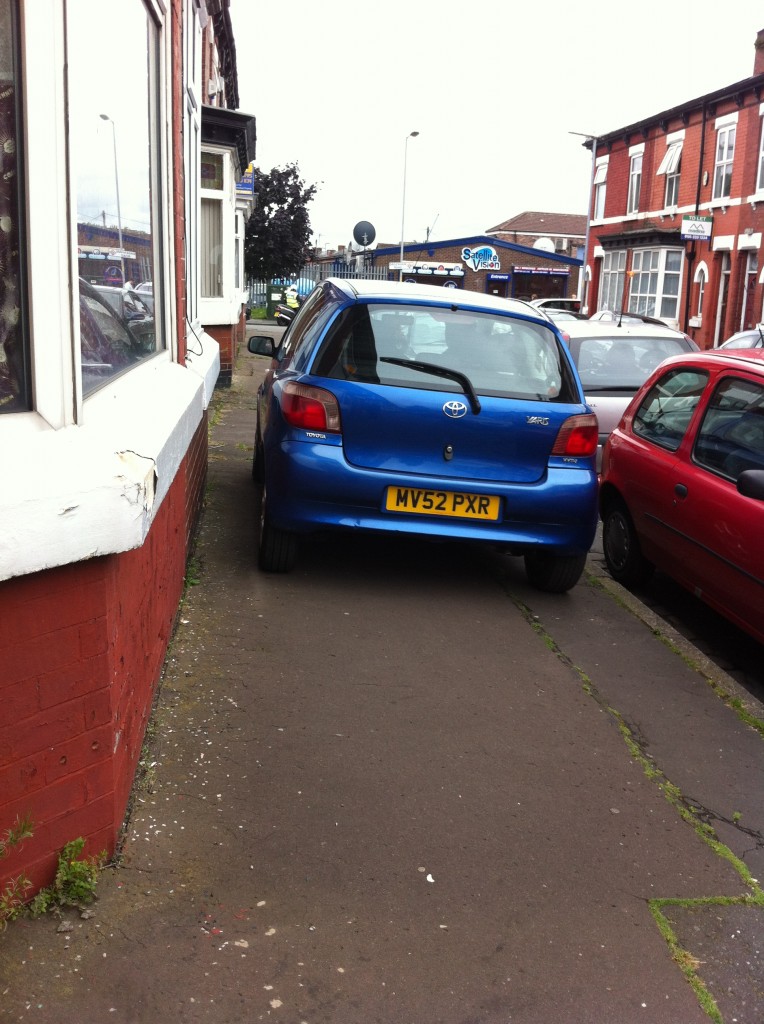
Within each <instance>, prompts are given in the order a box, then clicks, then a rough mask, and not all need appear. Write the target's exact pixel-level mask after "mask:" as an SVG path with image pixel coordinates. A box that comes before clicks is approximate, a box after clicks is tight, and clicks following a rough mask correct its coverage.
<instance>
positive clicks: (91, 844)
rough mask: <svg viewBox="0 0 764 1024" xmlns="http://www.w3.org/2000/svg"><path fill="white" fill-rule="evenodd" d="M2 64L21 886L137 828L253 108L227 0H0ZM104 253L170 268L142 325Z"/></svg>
mask: <svg viewBox="0 0 764 1024" xmlns="http://www.w3.org/2000/svg"><path fill="white" fill-rule="evenodd" d="M117 25H118V30H119V39H120V45H119V46H103V45H102V41H103V40H104V39H110V38H113V37H114V32H115V30H116V27H117ZM203 48H207V50H208V51H209V52H210V53H212V54H214V56H215V60H216V62H217V64H216V67H218V69H219V70H218V71H216V73H215V75H214V76H213V75H211V73H210V71H209V68H207V70H206V75H207V77H206V78H203V74H202V50H203ZM86 72H87V73H86ZM0 79H1V80H2V89H0V131H1V132H2V139H3V146H2V149H1V150H0V161H1V162H2V167H1V168H0V170H1V171H2V178H1V181H2V184H1V185H0V478H2V480H3V481H4V486H3V487H2V489H0V518H1V520H2V524H3V529H2V531H0V700H1V701H2V708H3V715H2V718H1V719H0V834H5V833H6V831H7V830H8V829H9V828H11V827H12V826H13V825H14V823H15V822H16V821H17V820H18V819H19V818H22V817H25V816H28V817H29V818H31V820H32V823H33V829H34V835H33V836H32V838H31V839H29V840H27V841H26V842H25V843H24V844H23V845H22V846H20V847H14V848H13V849H12V850H11V852H10V855H9V856H7V857H6V858H4V859H3V860H0V892H2V891H4V890H5V887H6V885H7V884H8V882H9V880H11V879H14V878H18V877H19V876H21V875H22V874H24V875H26V876H27V877H28V878H29V879H30V880H31V881H32V883H33V890H34V889H36V888H38V887H39V886H41V885H46V884H48V883H49V882H50V881H51V879H52V877H53V874H54V872H55V867H56V863H57V853H58V851H59V850H60V849H61V848H62V847H63V845H64V844H65V843H67V842H68V841H70V840H72V839H75V838H77V837H79V836H82V837H84V838H85V839H86V841H87V844H86V852H88V853H96V852H98V851H100V850H102V849H106V850H107V851H109V852H110V853H111V852H112V851H113V850H114V849H115V845H116V844H117V842H118V838H119V835H120V832H121V828H122V824H123V819H124V816H125V812H126V808H127V803H128V798H129V794H130V790H131V787H132V783H133V778H134V774H135V769H136V765H137V763H138V760H139V755H140V751H141V747H142V744H143V738H144V732H145V728H146V724H147V720H148V717H149V714H150V711H151V706H152V702H153V699H154V695H155V692H156V686H157V683H158V680H159V677H160V673H161V670H162V666H163V662H164V658H165V653H166V650H167V645H168V642H169V639H170V636H171V633H172V630H173V627H174V623H175V618H176V614H177V610H178V606H179V601H180V598H181V594H182V589H183V585H184V576H185V572H186V563H187V559H188V554H189V550H190V546H191V543H192V538H193V534H194V530H195V527H196V524H197V520H198V516H199V512H200V510H201V504H202V500H203V495H204V486H205V480H206V470H207V454H208V453H207V444H208V442H207V407H208V403H209V401H210V397H211V394H212V391H213V389H214V387H215V385H216V382H217V379H218V374H219V372H220V367H221V355H220V345H219V344H218V342H217V341H216V340H215V339H214V338H213V337H212V332H211V331H210V332H207V331H205V329H204V321H203V317H204V315H205V312H207V311H205V310H204V309H203V307H202V303H203V300H204V298H205V295H204V290H203V288H202V286H201V282H200V277H201V274H200V270H206V269H208V268H209V267H210V266H213V267H216V268H217V271H218V273H219V275H220V280H221V281H222V289H221V291H222V295H221V296H219V297H220V298H221V299H222V300H223V302H224V303H225V304H226V307H227V312H226V316H228V317H230V323H229V324H227V326H228V327H229V328H231V329H232V330H233V329H234V328H235V326H236V324H237V323H238V322H239V320H240V319H241V318H242V313H243V306H242V302H241V300H242V298H243V293H242V294H239V289H237V286H236V284H237V282H236V277H235V274H234V273H231V271H230V268H232V267H235V265H236V261H237V254H236V249H235V243H236V238H237V230H238V228H237V217H243V216H245V214H246V209H247V205H246V204H247V202H249V204H250V208H251V204H252V202H253V201H254V198H253V197H251V198H249V199H248V200H247V201H246V202H245V201H243V200H241V199H240V198H239V197H238V196H237V195H236V190H235V185H236V182H237V180H238V176H239V175H240V173H241V167H242V165H243V166H244V167H246V166H247V164H248V163H249V162H250V161H251V160H252V159H253V157H254V152H253V149H252V147H253V145H254V124H253V119H251V118H248V117H247V116H246V115H243V114H240V113H238V112H236V111H234V110H228V109H227V106H230V105H232V104H233V103H235V102H238V97H237V94H236V61H235V49H234V47H233V38H232V33H231V30H230V16H229V12H228V0H168V2H167V3H159V2H157V0H122V2H121V3H120V4H119V5H118V7H117V8H115V7H114V6H113V5H109V4H103V3H99V2H94V3H90V2H87V3H86V2H84V0H82V2H78V3H76V4H71V3H65V2H64V0H0ZM94 82H97V83H98V88H97V89H96V88H93V83H94ZM125 83H130V88H129V89H127V88H124V84H125ZM210 87H212V88H211V91H210ZM213 107H214V108H215V109H216V110H218V111H219V113H218V115H216V116H218V117H220V118H221V119H222V121H223V123H224V126H225V132H224V133H223V135H222V136H220V137H217V138H216V139H215V140H214V146H213V148H214V152H215V154H216V157H217V159H216V166H217V168H218V170H219V171H220V178H221V181H222V183H223V188H222V189H220V190H219V191H220V194H219V195H215V196H213V197H212V199H213V201H214V202H217V203H218V206H217V208H215V210H214V214H215V215H214V216H210V217H208V218H207V219H206V220H205V218H204V217H203V216H202V210H203V207H202V195H203V193H202V183H201V174H200V169H201V152H202V146H203V145H204V144H205V143H204V141H203V140H205V139H206V137H207V136H206V134H205V132H206V128H205V124H204V119H205V110H206V109H209V108H213ZM239 227H240V228H241V231H242V234H243V226H241V225H239ZM86 233H89V235H90V240H89V241H88V242H84V240H83V239H84V236H85V234H86ZM83 245H87V246H89V248H87V249H86V250H85V253H86V254H87V255H86V258H85V259H84V260H83V258H82V257H83V248H82V247H83ZM100 248H104V249H105V252H103V253H99V252H94V250H97V249H100ZM78 250H79V251H78ZM93 256H95V257H96V258H95V259H94V258H93ZM99 257H100V259H99ZM97 265H100V266H102V267H103V266H111V267H113V268H119V275H120V277H121V276H122V274H123V271H124V272H125V276H126V272H127V271H128V270H129V271H130V273H131V274H132V273H135V275H136V276H138V275H140V280H141V281H142V282H146V283H148V282H149V281H150V282H151V284H152V288H153V306H154V314H153V319H151V322H150V323H148V324H144V325H143V326H144V333H142V334H139V333H137V331H136V330H135V329H134V326H131V325H130V324H129V323H125V322H123V321H120V320H119V319H118V318H117V317H116V315H115V314H113V313H112V312H110V311H109V309H108V308H107V307H105V306H103V304H101V303H100V302H99V300H98V297H97V295H96V294H95V293H94V290H93V288H92V285H91V283H90V274H88V275H83V270H82V268H83V267H85V266H87V267H89V268H93V267H95V266H97ZM93 273H94V274H96V276H97V274H98V271H93ZM114 276H115V275H112V278H113V277H114ZM123 279H124V278H123ZM210 323H211V325H212V326H217V325H218V324H219V321H218V320H214V319H213V320H211V321H210ZM33 890H30V894H31V892H32V891H33Z"/></svg>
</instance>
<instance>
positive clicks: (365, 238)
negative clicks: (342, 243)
mask: <svg viewBox="0 0 764 1024" xmlns="http://www.w3.org/2000/svg"><path fill="white" fill-rule="evenodd" d="M376 237H377V232H376V231H375V230H374V225H373V224H370V223H369V222H368V221H367V220H359V221H358V223H357V224H356V226H355V227H354V228H353V238H354V239H355V240H356V242H357V243H358V245H362V246H363V247H364V248H366V246H367V245H371V243H372V242H373V241H374V239H375V238H376Z"/></svg>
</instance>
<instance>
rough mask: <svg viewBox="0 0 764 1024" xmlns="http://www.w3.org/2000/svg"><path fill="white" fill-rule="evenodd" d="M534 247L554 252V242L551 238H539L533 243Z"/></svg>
mask: <svg viewBox="0 0 764 1024" xmlns="http://www.w3.org/2000/svg"><path fill="white" fill-rule="evenodd" d="M533 248H534V249H541V251H542V252H554V242H553V241H552V239H551V238H546V237H544V238H537V239H536V241H535V242H534V243H533Z"/></svg>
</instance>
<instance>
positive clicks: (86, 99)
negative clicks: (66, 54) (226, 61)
mask: <svg viewBox="0 0 764 1024" xmlns="http://www.w3.org/2000/svg"><path fill="white" fill-rule="evenodd" d="M69 12H70V13H69V39H70V40H71V50H72V53H71V57H70V66H71V67H73V68H80V69H82V68H87V74H83V73H77V74H74V75H72V77H71V79H70V90H71V92H70V97H71V99H70V103H71V109H70V114H71V117H70V125H71V134H70V143H71V152H72V160H73V165H74V167H75V174H76V182H77V189H76V195H77V247H78V253H77V256H78V268H79V278H80V282H81V285H80V334H81V353H82V377H83V394H85V395H87V394H88V393H89V392H91V391H93V390H94V389H95V388H97V387H99V386H101V385H102V384H103V383H104V382H105V381H107V380H109V379H110V378H112V377H114V376H116V375H118V374H120V373H122V372H124V370H125V369H127V368H129V367H130V366H132V365H134V364H135V363H137V362H139V361H140V360H142V359H145V358H147V357H148V356H150V355H152V354H153V353H154V352H156V351H157V349H158V348H163V347H164V345H163V343H162V339H161V338H158V337H157V332H156V330H155V317H157V319H158V316H157V314H158V306H159V303H160V298H161V297H160V296H158V295H156V294H155V286H154V281H155V273H154V267H155V259H156V253H157V249H158V247H157V232H156V224H155V221H154V209H155V200H156V197H155V195H154V193H153V187H154V181H155V180H156V170H157V168H156V166H155V165H154V163H152V161H155V160H156V159H157V152H156V147H155V146H154V145H153V141H154V140H153V138H152V135H151V125H152V123H154V122H155V116H156V107H157V104H156V102H155V96H154V95H153V92H154V89H153V86H152V83H153V82H154V81H155V70H156V63H155V53H156V46H157V33H156V28H155V26H154V24H153V22H152V21H151V20H150V19H149V17H148V16H147V14H146V10H145V7H144V6H143V4H142V3H141V0H124V2H123V3H121V4H120V5H119V18H118V21H117V22H115V15H114V8H113V7H111V6H110V5H105V4H103V2H102V0H78V2H77V3H76V4H70V5H69ZM117 31H118V33H119V43H118V45H115V32H117ZM87 286H90V287H89V288H88V287H87ZM136 297H137V298H136Z"/></svg>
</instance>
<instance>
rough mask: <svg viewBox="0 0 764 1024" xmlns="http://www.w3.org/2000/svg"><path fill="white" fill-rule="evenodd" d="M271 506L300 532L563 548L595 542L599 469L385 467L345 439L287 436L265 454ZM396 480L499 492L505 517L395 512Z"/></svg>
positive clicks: (275, 516)
mask: <svg viewBox="0 0 764 1024" xmlns="http://www.w3.org/2000/svg"><path fill="white" fill-rule="evenodd" d="M266 486H267V490H268V513H269V516H270V518H271V521H272V522H273V524H274V525H275V526H277V527H279V528H280V529H283V530H290V531H293V532H295V533H311V532H315V531H318V530H325V529H348V530H373V531H381V532H387V533H389V532H393V533H405V534H415V535H421V536H429V537H442V538H452V539H462V540H471V541H482V542H484V543H490V544H499V545H506V546H510V547H512V548H514V549H518V550H522V549H526V548H527V549H538V548H539V547H543V548H545V549H549V550H553V551H554V552H555V553H558V554H570V555H573V554H581V553H585V552H587V551H588V550H589V548H590V547H591V545H592V542H593V540H594V535H595V531H596V527H597V473H596V470H595V468H594V466H593V465H591V464H581V465H579V466H575V467H568V466H559V467H557V466H551V467H550V468H549V470H548V472H547V474H546V475H545V477H544V478H543V479H542V480H540V481H536V482H534V483H530V484H498V483H496V482H495V481H490V482H488V481H481V480H459V481H456V480H454V479H453V478H451V477H432V476H424V475H418V474H415V473H411V474H401V473H394V474H393V473H385V472H380V471H377V470H367V469H359V468H358V467H355V466H352V465H350V464H349V463H348V462H347V461H346V460H345V457H344V453H343V450H342V448H341V447H340V446H332V445H325V444H310V443H305V442H298V441H292V440H285V441H282V443H281V445H280V446H279V447H278V448H276V449H274V450H272V451H271V452H270V453H269V455H268V456H267V457H266ZM389 486H395V487H408V488H420V489H424V490H444V491H460V492H466V493H470V494H485V495H497V496H498V497H499V498H500V517H499V519H498V521H492V522H485V521H481V520H472V519H461V518H457V517H449V516H434V515H421V514H417V513H400V512H390V511H387V509H386V508H385V497H386V492H387V488H388V487H389Z"/></svg>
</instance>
